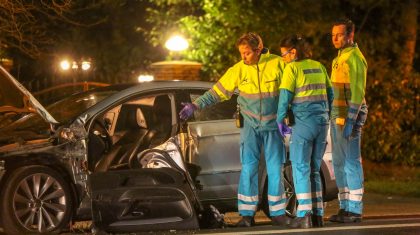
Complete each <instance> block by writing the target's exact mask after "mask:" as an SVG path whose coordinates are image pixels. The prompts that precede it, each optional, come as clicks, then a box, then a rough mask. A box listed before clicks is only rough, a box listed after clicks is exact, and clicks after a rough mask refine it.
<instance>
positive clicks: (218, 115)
mask: <svg viewBox="0 0 420 235" xmlns="http://www.w3.org/2000/svg"><path fill="white" fill-rule="evenodd" d="M199 96H200V94H191V100H192V101H194V100H196V99H197V98H198V97H199ZM237 98H238V96H237V95H232V97H231V98H230V99H229V100H226V101H223V102H220V103H217V104H215V105H211V106H208V107H206V108H204V109H201V110H198V111H195V112H194V118H195V121H213V120H225V119H233V118H234V114H235V111H236V104H237Z"/></svg>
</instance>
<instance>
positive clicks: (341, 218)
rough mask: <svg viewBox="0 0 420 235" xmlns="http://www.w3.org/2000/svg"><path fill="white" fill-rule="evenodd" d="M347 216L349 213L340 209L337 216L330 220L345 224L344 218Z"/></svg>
mask: <svg viewBox="0 0 420 235" xmlns="http://www.w3.org/2000/svg"><path fill="white" fill-rule="evenodd" d="M345 215H347V211H345V210H344V209H340V210H338V213H337V214H336V215H332V216H331V217H330V218H329V219H328V220H329V221H331V222H339V223H344V220H343V216H345Z"/></svg>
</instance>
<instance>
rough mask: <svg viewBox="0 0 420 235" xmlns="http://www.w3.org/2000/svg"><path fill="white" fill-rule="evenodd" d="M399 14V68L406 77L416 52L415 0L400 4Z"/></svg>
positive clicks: (416, 11) (416, 12) (416, 14)
mask: <svg viewBox="0 0 420 235" xmlns="http://www.w3.org/2000/svg"><path fill="white" fill-rule="evenodd" d="M401 10H402V11H401V12H402V14H401V24H402V29H401V36H402V43H403V50H402V51H403V52H404V55H403V56H401V57H400V58H401V61H400V63H401V69H402V73H403V74H402V75H403V78H404V79H406V78H408V76H409V75H410V73H411V70H412V68H413V60H414V55H415V52H416V38H417V25H418V23H417V16H418V10H419V9H418V2H417V0H406V1H404V3H403V4H402V9H401Z"/></svg>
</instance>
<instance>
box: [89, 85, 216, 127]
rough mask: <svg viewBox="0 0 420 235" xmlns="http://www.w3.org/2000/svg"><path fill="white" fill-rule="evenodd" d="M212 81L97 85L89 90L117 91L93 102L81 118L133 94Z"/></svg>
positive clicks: (192, 87) (206, 87)
mask: <svg viewBox="0 0 420 235" xmlns="http://www.w3.org/2000/svg"><path fill="white" fill-rule="evenodd" d="M213 85H214V83H212V82H204V81H184V80H168V81H166V80H165V81H163V80H157V81H150V82H143V83H129V84H115V85H110V86H107V87H99V88H95V89H92V90H90V91H107V90H110V91H111V90H117V91H118V92H117V93H115V94H113V95H110V96H109V97H107V98H105V99H103V100H102V101H101V102H99V103H97V104H95V105H94V106H92V107H91V108H89V109H88V110H86V111H85V112H84V113H83V114H82V115H81V117H82V119H89V118H91V117H92V116H93V115H95V114H96V113H97V111H98V110H103V109H106V108H107V107H109V106H111V105H113V104H115V102H120V101H121V100H124V99H127V98H129V97H131V96H135V95H138V94H141V93H146V92H159V91H167V90H174V89H201V90H203V89H210V88H211V87H212V86H213ZM90 91H88V92H90Z"/></svg>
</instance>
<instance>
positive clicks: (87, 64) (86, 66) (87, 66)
mask: <svg viewBox="0 0 420 235" xmlns="http://www.w3.org/2000/svg"><path fill="white" fill-rule="evenodd" d="M90 66H91V65H90V62H89V61H82V70H84V71H86V70H89V69H90Z"/></svg>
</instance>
